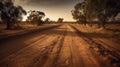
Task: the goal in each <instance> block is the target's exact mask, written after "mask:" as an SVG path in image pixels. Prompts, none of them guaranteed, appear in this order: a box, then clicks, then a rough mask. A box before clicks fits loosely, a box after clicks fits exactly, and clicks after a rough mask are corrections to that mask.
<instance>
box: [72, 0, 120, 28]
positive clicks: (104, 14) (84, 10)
mask: <svg viewBox="0 0 120 67" xmlns="http://www.w3.org/2000/svg"><path fill="white" fill-rule="evenodd" d="M119 12H120V0H84V2H81V3H78V4H76V5H75V7H74V10H73V11H72V15H73V18H74V19H80V18H81V15H82V17H85V18H86V20H87V21H89V22H91V21H93V20H94V19H95V18H96V19H98V21H99V22H98V25H99V26H102V27H104V26H105V24H106V21H107V19H108V18H114V17H116V16H117V15H118V13H119Z"/></svg>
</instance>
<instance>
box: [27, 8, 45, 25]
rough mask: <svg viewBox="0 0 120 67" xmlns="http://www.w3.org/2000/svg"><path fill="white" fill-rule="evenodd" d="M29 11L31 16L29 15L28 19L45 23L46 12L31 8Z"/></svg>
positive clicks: (38, 23)
mask: <svg viewBox="0 0 120 67" xmlns="http://www.w3.org/2000/svg"><path fill="white" fill-rule="evenodd" d="M28 13H29V16H28V17H27V21H29V22H32V23H34V24H37V25H40V24H42V23H43V21H42V18H43V17H45V13H44V12H41V11H35V10H30V11H28Z"/></svg>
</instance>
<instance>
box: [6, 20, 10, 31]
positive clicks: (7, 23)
mask: <svg viewBox="0 0 120 67" xmlns="http://www.w3.org/2000/svg"><path fill="white" fill-rule="evenodd" d="M6 29H7V30H9V29H11V25H10V21H7V22H6Z"/></svg>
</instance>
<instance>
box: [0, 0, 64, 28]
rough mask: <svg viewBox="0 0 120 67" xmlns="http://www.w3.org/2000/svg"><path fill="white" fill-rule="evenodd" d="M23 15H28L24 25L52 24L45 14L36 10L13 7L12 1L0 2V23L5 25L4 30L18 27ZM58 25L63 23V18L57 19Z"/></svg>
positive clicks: (3, 0) (0, 0) (1, 0)
mask: <svg viewBox="0 0 120 67" xmlns="http://www.w3.org/2000/svg"><path fill="white" fill-rule="evenodd" d="M23 15H29V16H28V17H27V20H26V21H25V23H31V24H36V25H38V26H39V25H41V24H44V23H52V22H53V21H51V20H50V19H49V18H46V19H45V20H43V18H44V17H45V13H44V12H41V11H37V10H30V11H28V12H27V11H26V10H25V9H23V8H22V7H21V6H16V5H14V2H13V0H0V23H4V24H6V29H12V28H15V27H18V26H19V23H20V22H21V21H22V19H23ZM57 22H59V23H61V22H63V18H58V21H57Z"/></svg>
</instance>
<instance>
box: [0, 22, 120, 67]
mask: <svg viewBox="0 0 120 67" xmlns="http://www.w3.org/2000/svg"><path fill="white" fill-rule="evenodd" d="M89 34H91V33H83V32H81V30H80V29H79V28H78V27H77V26H76V25H74V24H61V25H56V26H55V27H51V28H48V29H45V30H42V31H35V32H32V33H28V34H23V35H19V36H14V37H10V38H6V39H2V40H0V67H119V65H120V42H119V40H120V39H119V38H118V39H117V38H114V37H111V38H112V39H111V38H110V37H102V36H99V35H97V34H94V35H92V36H91V35H89Z"/></svg>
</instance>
